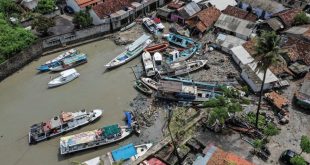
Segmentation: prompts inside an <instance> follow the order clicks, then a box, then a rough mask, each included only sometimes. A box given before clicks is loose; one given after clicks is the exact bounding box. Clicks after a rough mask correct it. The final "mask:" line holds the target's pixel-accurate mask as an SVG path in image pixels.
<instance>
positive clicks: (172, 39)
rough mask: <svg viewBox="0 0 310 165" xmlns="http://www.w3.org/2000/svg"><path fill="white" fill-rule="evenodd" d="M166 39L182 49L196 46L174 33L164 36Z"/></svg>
mask: <svg viewBox="0 0 310 165" xmlns="http://www.w3.org/2000/svg"><path fill="white" fill-rule="evenodd" d="M164 37H165V38H166V39H167V40H168V41H169V42H170V43H171V44H174V45H177V46H180V47H182V48H191V47H193V46H194V45H195V42H194V41H193V40H192V39H190V38H188V37H184V36H181V35H177V34H174V33H169V34H167V35H164Z"/></svg>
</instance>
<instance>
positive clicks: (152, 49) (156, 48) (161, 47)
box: [144, 42, 169, 53]
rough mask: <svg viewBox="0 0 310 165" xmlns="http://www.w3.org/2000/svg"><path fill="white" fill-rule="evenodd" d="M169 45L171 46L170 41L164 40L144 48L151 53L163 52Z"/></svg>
mask: <svg viewBox="0 0 310 165" xmlns="http://www.w3.org/2000/svg"><path fill="white" fill-rule="evenodd" d="M168 47H169V43H168V42H163V43H160V44H156V45H152V46H149V47H146V48H145V49H144V50H145V51H148V52H149V53H155V52H162V51H164V50H166V49H167V48H168Z"/></svg>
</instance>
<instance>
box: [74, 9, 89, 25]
mask: <svg viewBox="0 0 310 165" xmlns="http://www.w3.org/2000/svg"><path fill="white" fill-rule="evenodd" d="M72 22H73V23H74V24H75V26H76V27H78V28H86V27H89V26H91V25H92V22H93V18H92V17H91V16H90V14H89V13H88V12H84V11H80V12H78V13H76V14H75V15H74V18H73V21H72Z"/></svg>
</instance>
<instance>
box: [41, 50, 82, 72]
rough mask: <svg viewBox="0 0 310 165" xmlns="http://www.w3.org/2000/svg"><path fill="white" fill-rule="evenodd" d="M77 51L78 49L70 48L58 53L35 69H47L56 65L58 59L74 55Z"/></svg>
mask: <svg viewBox="0 0 310 165" xmlns="http://www.w3.org/2000/svg"><path fill="white" fill-rule="evenodd" d="M77 53H78V51H77V50H76V49H70V50H69V51H67V52H64V53H62V54H60V55H59V56H57V57H56V58H54V59H52V60H49V61H46V62H45V64H43V65H41V66H39V67H38V68H37V69H38V70H39V71H42V72H44V71H49V70H50V69H49V68H50V67H54V66H56V65H58V62H59V61H60V60H62V59H64V58H68V57H72V56H74V55H76V54H77Z"/></svg>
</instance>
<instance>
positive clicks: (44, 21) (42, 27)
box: [32, 16, 55, 35]
mask: <svg viewBox="0 0 310 165" xmlns="http://www.w3.org/2000/svg"><path fill="white" fill-rule="evenodd" d="M54 25H55V22H54V20H53V19H49V18H46V17H44V16H38V17H36V18H35V19H34V21H33V23H32V27H33V28H35V29H36V31H37V32H39V33H41V34H42V35H48V29H49V28H50V27H52V26H54Z"/></svg>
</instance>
